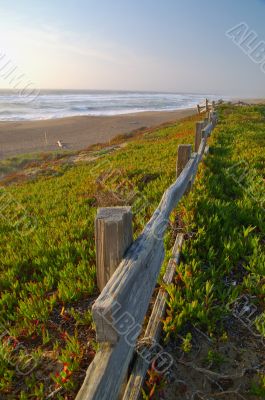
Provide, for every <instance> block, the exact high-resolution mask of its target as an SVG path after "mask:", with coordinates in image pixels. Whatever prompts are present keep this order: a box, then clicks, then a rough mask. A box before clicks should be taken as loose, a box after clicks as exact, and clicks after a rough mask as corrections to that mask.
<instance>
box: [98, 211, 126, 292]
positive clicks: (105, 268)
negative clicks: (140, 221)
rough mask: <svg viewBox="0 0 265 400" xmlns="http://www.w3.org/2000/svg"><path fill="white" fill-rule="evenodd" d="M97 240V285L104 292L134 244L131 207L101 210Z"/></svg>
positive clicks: (99, 212)
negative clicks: (125, 254) (127, 251)
mask: <svg viewBox="0 0 265 400" xmlns="http://www.w3.org/2000/svg"><path fill="white" fill-rule="evenodd" d="M95 238H96V269H97V284H98V288H99V290H100V291H102V289H103V288H104V287H105V286H106V284H107V282H108V281H109V279H110V278H111V276H112V275H113V273H114V272H115V270H116V269H117V267H118V265H119V264H120V262H121V260H122V258H123V256H124V253H125V252H126V250H127V249H128V247H129V246H130V245H131V244H132V241H133V230H132V212H131V207H106V208H99V209H98V212H97V216H96V220H95Z"/></svg>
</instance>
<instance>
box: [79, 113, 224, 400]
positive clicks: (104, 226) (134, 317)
mask: <svg viewBox="0 0 265 400" xmlns="http://www.w3.org/2000/svg"><path fill="white" fill-rule="evenodd" d="M216 122H217V115H216V113H215V112H214V111H211V112H210V113H209V119H207V125H206V124H205V121H204V122H200V123H198V124H197V126H196V133H195V150H196V152H195V153H191V145H180V146H179V152H178V157H179V160H178V163H177V179H176V181H175V182H174V183H173V184H172V185H171V186H170V187H169V188H168V189H167V190H166V191H165V193H164V195H163V197H162V199H161V201H160V204H159V205H158V207H157V209H156V210H155V212H154V214H153V215H152V217H151V219H150V220H149V222H148V223H147V225H146V226H145V228H144V230H143V232H142V233H141V235H140V236H139V237H138V238H137V239H136V240H135V241H134V242H133V243H132V244H131V245H130V243H131V241H132V233H131V232H132V225H131V214H130V209H129V208H128V207H119V210H118V208H114V210H113V209H107V211H106V210H104V209H103V210H99V212H98V218H97V220H96V240H97V241H99V240H101V243H100V244H99V243H98V244H97V261H98V264H99V265H97V267H98V268H100V271H99V272H98V281H99V285H100V289H102V291H101V294H100V295H99V297H98V298H97V300H96V301H95V303H94V305H93V307H92V314H93V319H94V323H95V327H96V335H97V341H98V342H99V343H100V350H99V351H98V352H97V354H96V356H95V358H94V360H93V362H92V363H91V365H90V366H89V368H88V370H87V375H86V378H85V380H84V382H83V385H82V387H81V389H80V391H79V393H78V395H77V397H76V400H109V399H111V400H116V399H118V398H120V396H121V393H122V392H124V389H125V387H124V385H125V384H126V383H127V374H128V368H129V364H130V362H131V360H132V357H133V354H134V351H135V346H136V343H137V340H138V337H139V335H140V333H141V331H142V325H143V321H144V318H145V316H146V313H147V310H148V307H149V303H150V299H151V297H152V294H153V291H154V288H155V286H156V283H157V279H158V275H159V272H160V269H161V265H162V263H163V260H164V241H163V239H164V234H165V231H166V229H167V227H168V223H169V217H170V214H171V212H172V210H173V209H174V208H175V207H176V206H177V204H178V202H179V201H180V200H181V198H182V196H183V195H184V194H185V192H186V191H187V190H189V189H190V187H191V185H192V183H193V181H194V179H195V177H196V173H197V169H198V166H199V163H200V161H201V159H202V157H203V155H204V153H205V150H206V145H207V138H208V136H209V135H210V134H211V131H212V130H213V128H214V126H215V124H216ZM113 212H114V214H115V215H114V218H113V219H112V218H111V215H112V213H113ZM99 220H100V221H99ZM106 232H107V234H108V235H111V236H112V237H109V238H106ZM182 241H183V237H180V236H179V235H178V237H177V241H176V243H175V246H174V251H173V257H175V258H176V257H177V258H178V257H179V246H181V244H180V243H182ZM104 242H105V243H106V244H105V246H103V247H104V248H103V247H102V243H104ZM111 243H112V244H111ZM117 243H119V244H118V245H117ZM128 246H129V248H128ZM127 248H128V250H127V251H126V249H127ZM113 249H114V251H113ZM125 251H126V252H125ZM124 252H125V254H124ZM120 261H121V262H120ZM175 261H176V260H175ZM115 263H116V264H117V265H115ZM106 264H107V266H106ZM170 267H171V268H170ZM102 268H103V269H104V268H107V270H108V272H107V274H105V275H104V271H103V270H102ZM174 268H175V267H174ZM174 268H173V270H172V263H169V266H168V269H167V273H166V275H165V277H164V281H165V282H166V283H170V282H171V280H170V279H172V278H170V277H171V275H172V277H173V273H174ZM172 271H173V272H172ZM109 278H110V279H109ZM107 279H109V280H108V282H107V284H106V286H105V287H104V288H102V287H103V286H104V284H105V283H106V281H107ZM103 282H104V284H103ZM165 299H166V298H165V296H164V295H163V294H162V293H160V295H158V298H157V300H156V303H155V306H154V309H153V313H152V316H151V319H150V322H149V325H148V326H149V327H147V330H146V332H145V334H144V337H147V336H148V337H149V335H150V334H151V336H152V337H153V338H155V339H156V340H157V339H158V336H159V330H160V328H159V325H160V321H161V318H162V315H163V313H164V311H165V301H166V300H165ZM151 321H152V322H151ZM147 368H148V365H147V364H146V363H145V362H143V361H142V360H141V359H139V358H138V361H136V364H135V368H134V369H133V373H132V375H131V378H130V379H129V383H128V385H127V388H126V390H125V394H124V397H123V399H124V400H129V399H131V400H132V399H135V400H136V399H137V398H138V395H139V390H140V389H137V387H138V386H139V382H142V381H143V379H144V375H145V372H146V369H147ZM139 371H140V372H139ZM139 374H140V375H139ZM122 388H123V389H122Z"/></svg>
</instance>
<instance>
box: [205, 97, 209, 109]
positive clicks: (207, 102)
mask: <svg viewBox="0 0 265 400" xmlns="http://www.w3.org/2000/svg"><path fill="white" fill-rule="evenodd" d="M205 108H206V112H207V111H209V100H208V99H206V100H205Z"/></svg>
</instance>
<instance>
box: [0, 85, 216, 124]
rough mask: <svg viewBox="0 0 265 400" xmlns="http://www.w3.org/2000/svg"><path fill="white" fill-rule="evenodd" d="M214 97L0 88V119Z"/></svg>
mask: <svg viewBox="0 0 265 400" xmlns="http://www.w3.org/2000/svg"><path fill="white" fill-rule="evenodd" d="M206 97H207V98H209V100H214V99H215V100H216V99H217V96H214V95H209V94H207V93H205V94H202V95H198V94H184V93H152V92H118V91H117V92H114V91H73V90H71V91H69V90H68V91H66V90H64V91H58V90H57V91H55V90H53V91H40V92H34V94H30V93H20V92H15V91H12V92H11V91H4V90H0V121H23V120H39V119H50V118H62V117H71V116H77V115H95V116H100V115H106V116H107V115H119V114H127V113H135V112H142V111H173V110H179V109H184V108H192V107H194V106H196V104H198V103H202V102H203V101H205V98H206Z"/></svg>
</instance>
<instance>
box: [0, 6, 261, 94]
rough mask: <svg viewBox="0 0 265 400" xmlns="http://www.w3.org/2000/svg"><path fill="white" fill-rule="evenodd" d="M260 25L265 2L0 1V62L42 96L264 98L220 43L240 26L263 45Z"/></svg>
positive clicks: (245, 65) (242, 58) (243, 59)
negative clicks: (54, 91)
mask: <svg viewBox="0 0 265 400" xmlns="http://www.w3.org/2000/svg"><path fill="white" fill-rule="evenodd" d="M264 19H265V1H263V0H93V1H92V0H46V1H40V0H24V1H23V0H8V1H4V0H0V20H1V25H0V37H1V41H0V55H1V54H3V53H4V54H5V55H6V59H7V58H8V59H11V60H12V63H14V64H15V65H16V66H17V67H18V70H19V71H20V72H22V73H24V74H25V75H26V76H27V77H28V79H30V80H31V81H33V82H34V83H35V84H36V87H41V88H62V89H69V88H73V89H114V90H115V89H117V90H154V91H174V92H175V91H184V92H208V93H213V94H215V93H217V94H223V95H231V96H250V97H251V96H252V97H253V96H260V97H262V96H263V97H264V96H265V73H264V72H262V71H261V69H260V66H259V65H258V64H255V63H254V62H253V61H251V60H250V59H249V57H248V56H247V55H246V54H245V53H244V52H243V51H242V50H241V49H240V48H238V47H237V46H236V45H235V44H234V43H233V41H232V40H231V39H229V38H228V37H227V36H226V35H225V32H226V31H227V30H229V29H230V28H232V27H233V26H235V25H237V24H239V23H240V22H245V23H246V24H247V25H248V26H249V27H250V29H251V30H253V31H255V32H257V34H258V39H259V40H260V41H262V40H264V41H265V24H264ZM0 68H1V63H0ZM0 87H2V88H8V87H9V83H8V81H7V79H4V78H3V77H2V78H1V77H0Z"/></svg>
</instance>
